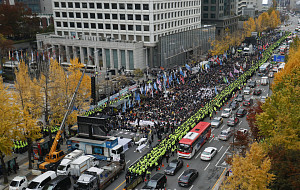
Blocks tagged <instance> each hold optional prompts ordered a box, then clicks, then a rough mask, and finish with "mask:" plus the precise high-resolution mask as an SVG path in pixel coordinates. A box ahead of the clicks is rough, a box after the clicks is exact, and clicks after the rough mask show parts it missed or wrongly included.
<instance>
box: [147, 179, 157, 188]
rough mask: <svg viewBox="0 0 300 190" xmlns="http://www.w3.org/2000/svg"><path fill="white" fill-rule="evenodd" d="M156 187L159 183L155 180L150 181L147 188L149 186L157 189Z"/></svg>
mask: <svg viewBox="0 0 300 190" xmlns="http://www.w3.org/2000/svg"><path fill="white" fill-rule="evenodd" d="M156 185H157V181H153V180H150V181H149V182H148V183H147V186H148V187H153V188H156Z"/></svg>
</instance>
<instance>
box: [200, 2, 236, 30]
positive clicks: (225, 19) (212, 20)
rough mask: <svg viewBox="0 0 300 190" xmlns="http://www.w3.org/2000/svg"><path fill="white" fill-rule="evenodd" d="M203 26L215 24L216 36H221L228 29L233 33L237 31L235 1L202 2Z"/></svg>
mask: <svg viewBox="0 0 300 190" xmlns="http://www.w3.org/2000/svg"><path fill="white" fill-rule="evenodd" d="M202 24H206V25H209V24H215V25H216V35H221V34H222V32H223V31H224V30H225V29H226V28H229V29H230V31H231V32H234V31H235V30H237V25H238V18H237V17H236V16H235V0H202Z"/></svg>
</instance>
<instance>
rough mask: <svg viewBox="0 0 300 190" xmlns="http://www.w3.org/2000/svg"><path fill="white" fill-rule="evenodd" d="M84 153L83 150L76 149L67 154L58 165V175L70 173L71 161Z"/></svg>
mask: <svg viewBox="0 0 300 190" xmlns="http://www.w3.org/2000/svg"><path fill="white" fill-rule="evenodd" d="M82 155H84V152H83V150H74V151H73V152H71V153H69V154H68V155H66V156H65V157H64V159H63V160H62V161H61V162H60V164H59V165H58V167H57V170H56V172H57V175H69V174H70V168H71V162H72V161H73V160H75V159H76V158H78V157H80V156H82Z"/></svg>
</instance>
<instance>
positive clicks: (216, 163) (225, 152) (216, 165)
mask: <svg viewBox="0 0 300 190" xmlns="http://www.w3.org/2000/svg"><path fill="white" fill-rule="evenodd" d="M229 148H230V146H229V147H228V148H227V149H226V150H225V152H224V154H223V155H222V156H221V158H220V159H219V160H218V162H217V163H216V167H217V165H218V164H219V162H220V161H221V159H222V158H223V156H224V155H225V154H226V152H227V150H228V149H229Z"/></svg>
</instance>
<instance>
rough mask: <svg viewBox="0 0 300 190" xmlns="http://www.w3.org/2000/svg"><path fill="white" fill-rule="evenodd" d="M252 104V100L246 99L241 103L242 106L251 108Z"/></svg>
mask: <svg viewBox="0 0 300 190" xmlns="http://www.w3.org/2000/svg"><path fill="white" fill-rule="evenodd" d="M252 104H253V99H252V98H246V99H245V101H244V102H243V105H244V106H251V105H252Z"/></svg>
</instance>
